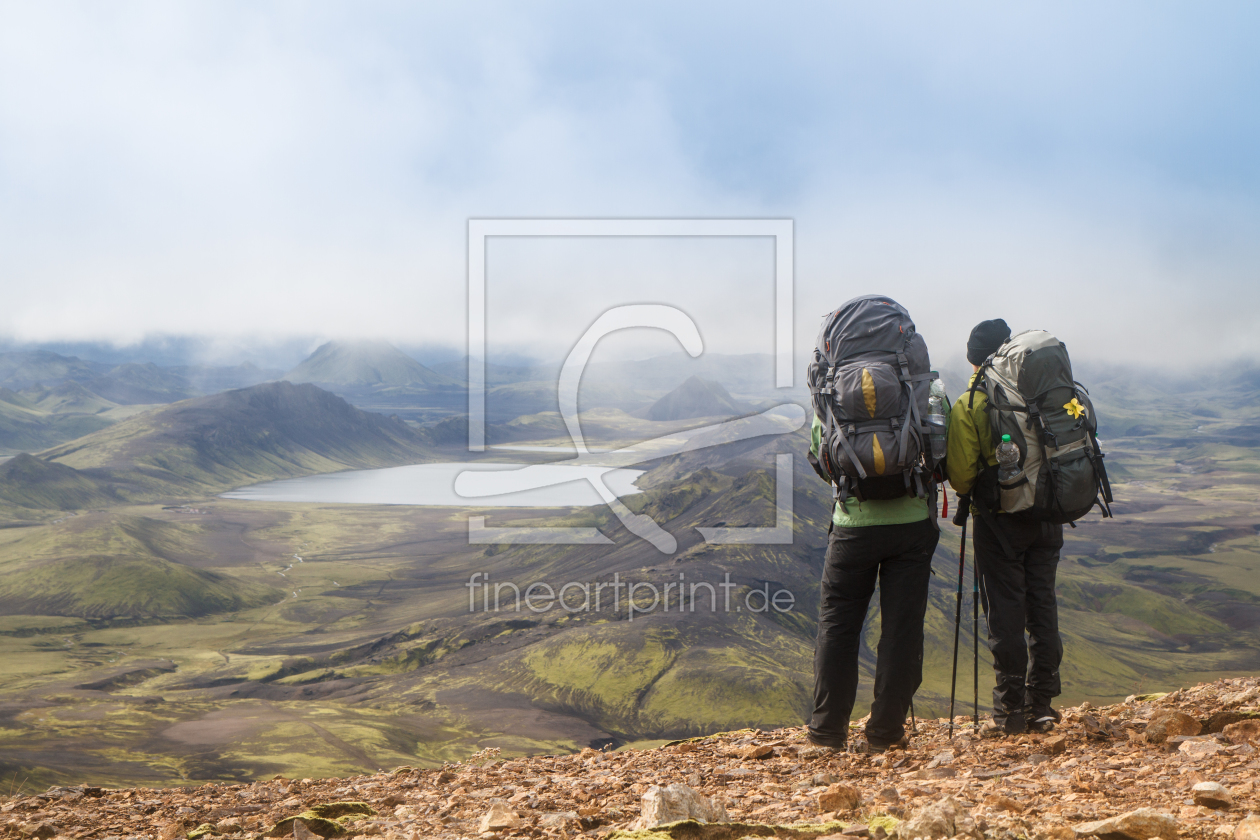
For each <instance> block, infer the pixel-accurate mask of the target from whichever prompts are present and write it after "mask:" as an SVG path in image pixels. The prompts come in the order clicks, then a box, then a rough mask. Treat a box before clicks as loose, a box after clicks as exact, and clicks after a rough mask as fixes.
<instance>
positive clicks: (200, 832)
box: [188, 823, 222, 840]
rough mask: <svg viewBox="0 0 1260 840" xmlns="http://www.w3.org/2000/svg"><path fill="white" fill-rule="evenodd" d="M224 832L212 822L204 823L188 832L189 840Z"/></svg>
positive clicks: (197, 839)
mask: <svg viewBox="0 0 1260 840" xmlns="http://www.w3.org/2000/svg"><path fill="white" fill-rule="evenodd" d="M221 833H222V832H220V831H219V829H218V828H217V827H216V826H213V825H211V824H210V823H202V824H201V825H199V826H197V827H196V828H194V829H193V830H192V831H190V832H188V840H199V838H202V837H209V836H211V835H213V834H221Z"/></svg>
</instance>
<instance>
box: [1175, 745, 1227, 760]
mask: <svg viewBox="0 0 1260 840" xmlns="http://www.w3.org/2000/svg"><path fill="white" fill-rule="evenodd" d="M1177 749H1178V750H1180V751H1181V752H1183V753H1185V754H1186V755H1188V756H1191V757H1193V758H1207V757H1209V756H1213V755H1216V754H1217V753H1218V752H1220V751H1221V750H1223V749H1224V747H1222V746H1221V745H1220V744H1218V743H1216V742H1215V741H1183V742H1182V744H1181V746H1180V747H1178V748H1177Z"/></svg>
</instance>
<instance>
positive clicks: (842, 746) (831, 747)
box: [805, 732, 848, 753]
mask: <svg viewBox="0 0 1260 840" xmlns="http://www.w3.org/2000/svg"><path fill="white" fill-rule="evenodd" d="M805 740H806V741H808V742H809V744H810V746H813V747H820V748H822V749H824V750H827V751H828V752H833V753H842V752H846V751H847V750H848V744H847V743H845V742H844V741H841V742H840V743H839V744H835V743H831V742H826V741H821V740H819V739H818V738H815V737H814V733H813V732H806V733H805Z"/></svg>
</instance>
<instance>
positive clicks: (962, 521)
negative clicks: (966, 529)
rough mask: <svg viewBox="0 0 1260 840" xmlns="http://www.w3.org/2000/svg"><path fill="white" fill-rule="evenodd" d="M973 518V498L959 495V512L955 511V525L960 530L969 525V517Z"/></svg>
mask: <svg viewBox="0 0 1260 840" xmlns="http://www.w3.org/2000/svg"><path fill="white" fill-rule="evenodd" d="M969 516H971V496H969V495H966V494H961V493H960V494H959V496H958V510H956V511H954V520H953V521H954V524H955V525H957V526H958V527H959V528H961V527H962V526H964V525H966V524H967V517H969Z"/></svg>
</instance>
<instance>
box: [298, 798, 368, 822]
mask: <svg viewBox="0 0 1260 840" xmlns="http://www.w3.org/2000/svg"><path fill="white" fill-rule="evenodd" d="M310 811H311V813H313V814H315V815H316V816H320V817H324V818H325V819H330V820H334V819H336V818H338V817H345V816H349V815H351V814H357V815H359V816H366V817H370V816H373V815H374V814H375V813H376V811H374V810H372V806H371V805H369V804H367V803H366V802H328V803H326V804H323V805H312V806H311V808H310Z"/></svg>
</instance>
